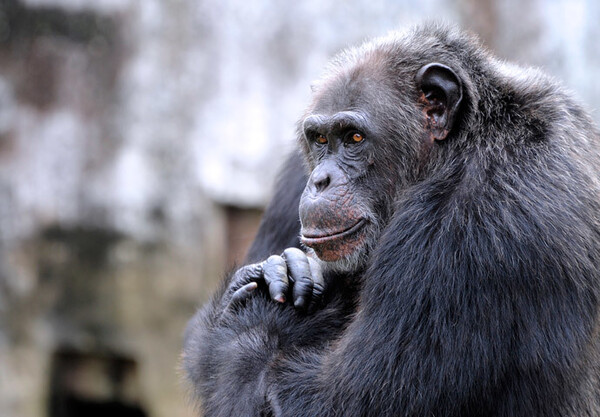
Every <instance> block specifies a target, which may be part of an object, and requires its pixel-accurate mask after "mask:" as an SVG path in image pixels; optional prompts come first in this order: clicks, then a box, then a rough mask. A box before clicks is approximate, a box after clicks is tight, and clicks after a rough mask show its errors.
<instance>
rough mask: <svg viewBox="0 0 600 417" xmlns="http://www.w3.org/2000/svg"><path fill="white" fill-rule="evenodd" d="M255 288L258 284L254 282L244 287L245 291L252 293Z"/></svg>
mask: <svg viewBox="0 0 600 417" xmlns="http://www.w3.org/2000/svg"><path fill="white" fill-rule="evenodd" d="M256 287H258V284H257V283H256V282H251V283H250V285H248V286H247V287H246V291H248V292H250V291H254V290H255V289H256Z"/></svg>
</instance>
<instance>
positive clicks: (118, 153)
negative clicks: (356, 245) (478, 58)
mask: <svg viewBox="0 0 600 417" xmlns="http://www.w3.org/2000/svg"><path fill="white" fill-rule="evenodd" d="M424 18H443V19H445V20H449V21H452V22H456V23H457V24H459V25H461V26H463V27H465V28H468V29H471V30H472V31H474V32H476V33H478V34H479V35H480V36H481V37H482V39H483V40H484V42H485V44H486V45H487V46H488V47H489V48H490V49H492V50H494V51H495V52H496V53H497V54H498V55H499V56H501V57H503V58H506V59H509V60H512V61H517V62H519V63H522V64H527V65H535V66H541V67H543V68H545V70H546V71H548V72H550V73H551V74H554V75H556V76H557V77H559V78H561V79H563V80H564V82H565V83H566V85H567V86H568V87H569V88H571V89H572V90H575V91H576V93H577V95H578V96H579V97H580V98H581V100H582V101H583V102H584V103H585V104H586V105H587V106H588V108H590V109H591V111H592V115H593V117H594V118H595V119H596V120H598V119H599V118H600V112H599V109H598V108H597V106H596V101H597V97H599V96H600V83H599V82H598V75H599V74H600V42H598V39H599V38H600V27H599V25H598V22H600V2H597V1H596V0H547V1H542V0H537V1H536V0H506V1H501V2H500V1H498V2H496V1H493V0H458V1H452V0H404V1H397V0H396V1H393V0H352V1H332V0H307V1H283V0H282V1H270V0H255V1H242V0H219V1H217V0H212V1H210V0H19V1H17V0H0V416H2V417H21V416H22V417H75V416H92V417H93V416H96V415H98V416H101V415H102V416H104V415H111V416H116V417H127V416H131V417H133V416H153V417H161V416H162V417H167V416H169V417H173V416H182V417H187V416H192V415H194V409H193V407H192V406H191V403H190V401H189V399H188V397H187V396H186V390H185V387H184V385H183V384H182V383H181V375H180V371H179V370H178V357H179V354H180V349H181V339H182V332H183V329H184V326H185V323H186V321H187V319H188V318H189V317H190V316H191V315H192V314H193V312H194V311H195V309H196V308H197V307H198V306H199V305H201V303H202V302H203V301H205V300H206V299H207V297H208V296H209V294H210V292H211V291H212V290H213V289H214V287H215V285H216V282H217V281H218V279H219V278H220V277H221V275H222V274H223V272H224V271H225V270H226V269H227V268H228V267H231V265H233V263H234V262H236V261H239V260H240V259H241V258H242V257H243V254H244V251H245V249H246V247H247V245H248V242H250V241H251V240H252V237H253V234H254V232H255V230H256V227H257V224H258V221H259V218H260V214H261V210H262V209H263V207H264V205H265V203H266V202H267V201H268V198H269V195H270V190H271V185H272V182H273V178H274V176H275V174H276V171H277V169H278V167H279V166H280V164H281V162H282V161H283V159H284V157H285V154H286V153H287V152H289V150H290V149H291V148H292V147H293V137H294V123H295V121H296V118H297V117H299V116H300V114H301V112H302V109H303V107H304V106H305V105H306V103H307V101H308V97H309V92H310V89H309V85H310V82H311V80H312V79H314V78H316V77H317V76H318V75H319V74H320V72H321V71H322V69H323V66H324V64H325V63H326V61H327V59H328V58H329V57H331V55H332V54H334V53H335V52H336V51H338V50H340V49H341V48H343V47H346V46H349V45H353V44H356V43H358V42H360V41H362V40H363V39H365V38H367V37H371V36H375V35H382V34H385V33H386V32H387V31H389V30H391V29H393V28H402V27H405V26H406V25H409V24H413V23H415V22H417V21H419V20H421V19H424ZM594 99H596V100H594ZM109 413H110V414H109Z"/></svg>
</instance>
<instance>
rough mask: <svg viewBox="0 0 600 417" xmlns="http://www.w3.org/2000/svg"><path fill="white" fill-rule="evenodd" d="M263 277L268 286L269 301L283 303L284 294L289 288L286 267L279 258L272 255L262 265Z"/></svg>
mask: <svg viewBox="0 0 600 417" xmlns="http://www.w3.org/2000/svg"><path fill="white" fill-rule="evenodd" d="M262 268H263V276H264V278H265V282H266V283H267V285H268V286H269V295H270V296H271V299H272V300H274V301H277V302H279V303H285V294H286V293H287V291H288V288H289V282H288V277H287V266H286V264H285V261H284V259H283V258H282V257H281V256H277V255H272V256H269V258H267V260H266V261H265V262H264V263H263V266H262Z"/></svg>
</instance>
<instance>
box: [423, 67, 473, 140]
mask: <svg viewBox="0 0 600 417" xmlns="http://www.w3.org/2000/svg"><path fill="white" fill-rule="evenodd" d="M416 81H417V86H418V88H419V89H420V91H421V93H422V96H421V99H422V101H423V103H424V105H425V106H424V108H423V112H424V113H425V117H426V118H427V124H426V128H427V129H428V130H429V132H430V134H431V137H432V139H434V140H443V139H446V136H448V133H449V132H450V130H451V129H452V126H453V124H454V121H455V119H456V115H457V113H458V109H459V107H460V102H461V101H462V97H463V93H462V83H461V81H460V78H458V76H457V75H456V73H455V72H454V71H453V70H452V69H451V68H450V67H447V66H446V65H442V64H438V63H431V64H427V65H425V66H424V67H423V68H421V69H420V70H419V72H417V76H416Z"/></svg>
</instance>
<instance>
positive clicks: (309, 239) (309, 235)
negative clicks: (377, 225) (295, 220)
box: [302, 218, 367, 247]
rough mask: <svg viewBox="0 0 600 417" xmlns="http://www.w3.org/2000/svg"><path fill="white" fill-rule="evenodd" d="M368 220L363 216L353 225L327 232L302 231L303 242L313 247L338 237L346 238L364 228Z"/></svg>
mask: <svg viewBox="0 0 600 417" xmlns="http://www.w3.org/2000/svg"><path fill="white" fill-rule="evenodd" d="M366 222H367V221H366V219H364V218H362V219H359V220H358V222H356V223H354V224H353V225H352V226H350V227H348V228H346V229H343V230H338V231H334V232H331V233H326V234H316V233H315V232H310V231H308V232H304V231H302V243H304V244H305V245H306V246H309V247H313V246H318V245H323V244H326V243H330V242H333V241H335V240H338V239H345V238H346V237H348V236H350V235H352V234H354V233H355V232H357V231H359V230H360V229H362V228H363V227H364V226H365V224H366Z"/></svg>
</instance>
